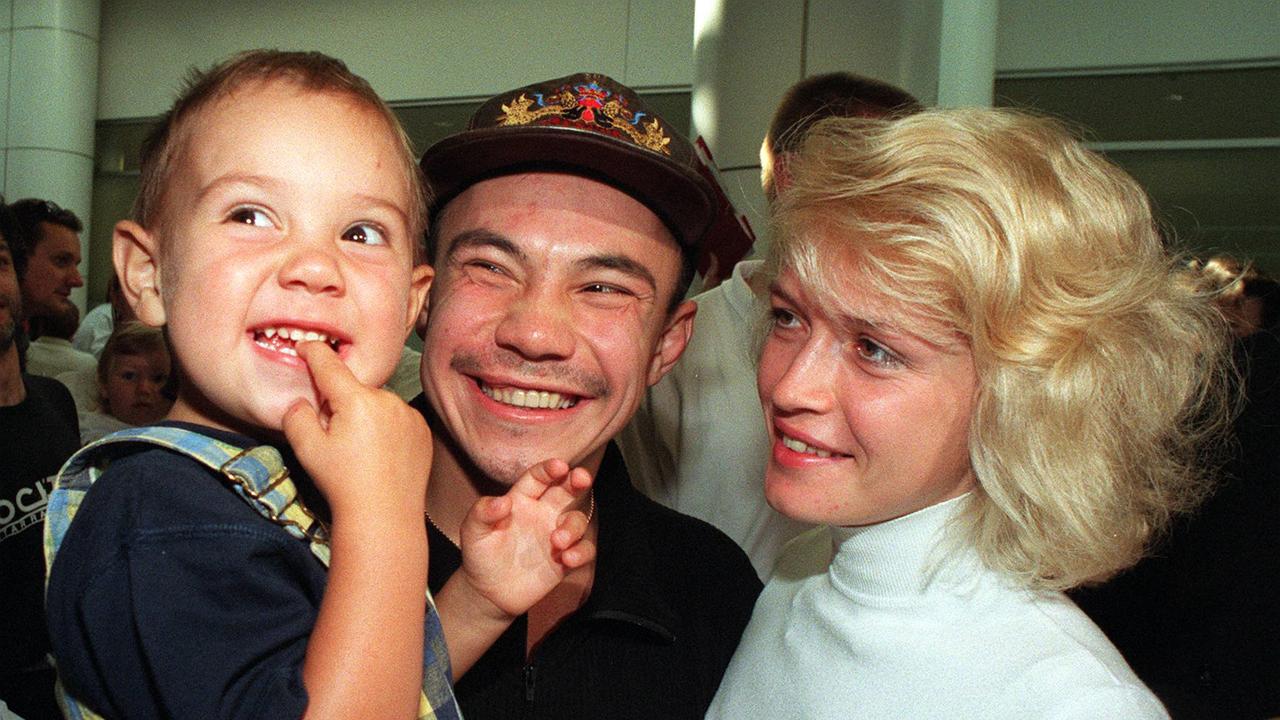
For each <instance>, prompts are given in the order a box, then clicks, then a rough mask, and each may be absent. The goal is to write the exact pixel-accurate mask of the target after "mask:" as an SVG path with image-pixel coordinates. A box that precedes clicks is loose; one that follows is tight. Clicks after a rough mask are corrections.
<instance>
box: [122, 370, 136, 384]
mask: <svg viewBox="0 0 1280 720" xmlns="http://www.w3.org/2000/svg"><path fill="white" fill-rule="evenodd" d="M137 378H138V374H137V373H134V372H122V373H120V379H121V380H126V381H128V382H133V381H134V380H136V379H137Z"/></svg>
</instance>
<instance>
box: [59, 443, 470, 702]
mask: <svg viewBox="0 0 1280 720" xmlns="http://www.w3.org/2000/svg"><path fill="white" fill-rule="evenodd" d="M138 443H143V444H148V445H158V446H160V447H163V448H166V449H168V450H170V451H173V452H176V453H180V454H182V455H186V456H187V457H190V458H192V459H194V460H196V461H197V462H199V463H201V464H202V465H204V466H206V467H208V468H209V469H210V470H211V471H213V472H215V473H217V474H218V475H220V476H221V477H223V478H225V479H226V480H227V481H228V484H229V485H230V486H231V488H232V489H233V490H234V491H235V492H236V494H237V495H239V496H240V498H241V499H242V500H244V501H245V502H247V503H248V504H249V505H250V506H251V507H253V509H254V510H257V511H258V513H260V514H261V515H262V516H263V517H265V518H267V519H268V520H270V521H271V522H273V523H275V524H277V525H279V526H280V527H282V528H283V529H284V530H285V531H286V532H288V533H289V534H290V535H292V536H293V537H295V538H297V539H298V540H303V541H306V542H307V544H308V546H309V547H310V549H311V553H312V554H313V555H315V556H316V558H317V559H318V560H320V562H321V563H323V564H324V566H325V567H326V568H327V567H329V559H330V552H329V535H328V530H327V528H325V526H324V524H323V523H322V522H321V521H320V520H319V519H318V518H316V516H315V515H313V514H312V513H311V511H310V510H308V509H307V508H306V506H305V505H303V504H302V501H301V500H300V499H299V498H298V490H297V487H295V485H294V483H293V480H292V479H291V478H290V477H289V470H288V468H286V467H285V465H284V460H283V458H281V456H280V452H279V451H278V450H276V449H275V448H273V447H271V446H269V445H259V446H257V447H253V448H249V449H243V448H240V447H237V446H235V445H231V444H229V443H224V442H221V441H219V440H215V439H213V438H211V437H208V436H207V435H202V434H200V433H197V432H193V431H191V430H185V429H182V428H176V427H167V426H152V427H138V428H129V429H126V430H121V431H119V432H116V433H112V434H110V435H108V436H106V437H104V438H102V439H101V440H98V441H96V442H92V443H90V444H88V445H86V446H85V447H83V448H81V450H80V451H79V452H77V453H76V454H75V455H73V456H71V459H70V460H68V461H67V462H66V463H65V464H64V465H63V466H62V470H61V471H59V473H58V477H57V479H56V480H55V482H54V489H53V493H52V494H51V495H50V497H49V502H48V508H47V511H46V516H45V532H44V554H45V566H46V572H47V571H48V570H49V569H51V568H52V566H53V559H54V556H55V555H56V554H57V552H58V549H59V548H60V547H61V546H62V540H63V538H64V537H65V536H66V532H67V529H68V528H69V527H70V525H71V522H72V520H74V519H75V514H76V512H77V511H78V510H79V509H80V504H81V503H82V502H83V501H84V496H85V493H87V492H88V490H89V488H90V487H91V486H92V485H93V483H94V482H95V481H96V480H97V479H98V477H99V476H100V475H101V474H102V472H103V470H105V468H106V465H107V463H108V462H110V460H111V458H112V457H113V456H114V455H116V454H118V453H119V451H122V450H124V449H125V448H126V447H127V446H128V445H130V444H138ZM46 577H47V575H46ZM426 600H427V605H428V612H427V626H426V643H425V646H424V648H423V677H422V681H423V684H422V693H420V694H419V697H418V718H419V720H436V719H438V720H452V719H454V718H457V719H458V720H460V719H461V717H462V715H461V712H460V711H459V710H458V706H457V700H456V699H455V698H454V695H453V684H452V669H451V668H450V665H449V655H448V650H447V649H446V648H445V643H444V632H443V629H442V628H441V625H440V617H439V614H438V613H437V612H436V607H435V601H434V600H433V599H432V597H431V593H430V592H429V591H428V593H427V597H426ZM57 692H58V702H59V704H60V705H61V706H62V711H63V713H64V714H65V715H66V717H67V718H69V719H70V720H99V719H100V717H101V716H99V715H97V714H96V713H94V712H93V711H92V710H90V709H88V708H87V707H85V706H83V705H81V704H80V703H79V702H78V701H77V700H76V699H75V698H73V697H71V696H70V695H68V694H67V693H66V692H65V691H64V690H63V688H62V684H61V682H59V683H58V685H57Z"/></svg>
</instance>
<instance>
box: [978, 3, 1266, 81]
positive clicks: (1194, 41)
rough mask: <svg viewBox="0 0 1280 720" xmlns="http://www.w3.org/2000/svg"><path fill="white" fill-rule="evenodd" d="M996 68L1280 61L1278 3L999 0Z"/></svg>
mask: <svg viewBox="0 0 1280 720" xmlns="http://www.w3.org/2000/svg"><path fill="white" fill-rule="evenodd" d="M999 17H1000V19H999V28H1000V30H999V40H998V44H997V50H996V69H997V70H998V71H1001V72H1008V71H1036V70H1054V69H1064V68H1066V69H1070V68H1099V67H1113V66H1143V65H1163V64H1184V63H1185V64H1195V63H1207V62H1223V61H1240V60H1255V59H1263V58H1270V59H1273V60H1274V59H1277V58H1280V2H1277V0H1220V1H1218V2H1209V1H1208V0H1122V1H1117V0H1000V16H999Z"/></svg>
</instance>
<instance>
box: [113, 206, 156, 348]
mask: <svg viewBox="0 0 1280 720" xmlns="http://www.w3.org/2000/svg"><path fill="white" fill-rule="evenodd" d="M111 261H112V263H113V264H114V265H115V266H116V277H118V278H119V279H120V290H121V291H122V292H123V293H124V297H125V300H126V301H127V302H128V303H129V306H130V307H132V308H133V312H134V314H136V315H137V316H138V319H139V320H141V321H142V322H144V323H146V324H147V325H150V326H151V327H161V326H163V325H164V322H165V316H164V303H162V302H161V301H160V248H159V243H158V242H157V240H156V237H155V236H154V235H152V234H151V233H150V232H148V231H147V229H146V228H144V227H142V226H141V225H139V224H138V223H136V222H133V221H132V220H121V221H120V222H118V223H116V227H115V231H114V232H113V233H112V234H111Z"/></svg>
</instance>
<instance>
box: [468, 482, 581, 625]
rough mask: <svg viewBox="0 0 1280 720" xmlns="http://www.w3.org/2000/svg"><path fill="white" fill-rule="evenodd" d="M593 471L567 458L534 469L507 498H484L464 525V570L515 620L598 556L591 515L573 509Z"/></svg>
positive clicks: (478, 589) (483, 593) (481, 591)
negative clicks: (573, 464)
mask: <svg viewBox="0 0 1280 720" xmlns="http://www.w3.org/2000/svg"><path fill="white" fill-rule="evenodd" d="M591 483H592V478H591V474H590V473H588V472H587V471H586V470H583V469H582V468H574V469H573V470H572V471H571V470H570V469H569V465H568V464H567V463H565V462H564V461H562V460H547V461H545V462H542V463H539V464H537V465H534V466H533V467H531V468H529V470H528V472H526V473H525V474H524V475H522V476H521V477H520V479H519V480H517V481H516V484H515V485H513V486H511V489H510V490H508V491H507V494H506V495H502V496H500V497H485V498H481V499H480V500H478V501H477V502H476V504H475V505H474V506H473V507H472V508H471V511H470V512H469V513H467V517H466V518H465V519H464V520H463V522H462V530H461V539H462V572H463V573H464V574H465V576H466V578H467V581H468V582H469V584H470V585H471V586H472V588H473V589H474V590H475V591H476V592H478V593H479V594H480V595H481V596H483V597H484V598H485V599H487V600H488V601H489V602H490V603H492V604H493V606H494V607H495V608H496V609H497V610H499V611H500V612H501V613H503V614H505V615H506V616H507V617H508V619H509V618H512V617H515V616H518V615H521V614H523V613H524V612H526V611H527V610H528V609H529V608H530V607H532V606H533V605H534V604H535V603H537V602H538V601H539V600H541V599H542V598H543V597H545V596H546V594H547V593H548V592H550V591H551V590H552V588H554V587H555V586H556V585H558V584H560V581H561V580H563V579H564V576H565V573H566V572H568V571H569V570H572V569H574V568H577V567H581V566H583V565H585V564H587V563H589V562H591V560H592V559H594V558H595V544H594V543H593V541H592V540H590V539H589V538H586V537H585V535H586V531H587V525H588V522H589V520H590V519H589V518H588V517H587V516H586V514H584V513H583V512H581V511H579V510H570V508H571V507H572V506H573V505H574V504H575V503H576V502H577V501H578V500H579V499H580V498H581V497H582V496H583V495H584V494H586V493H587V492H588V490H589V489H590V488H591Z"/></svg>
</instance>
